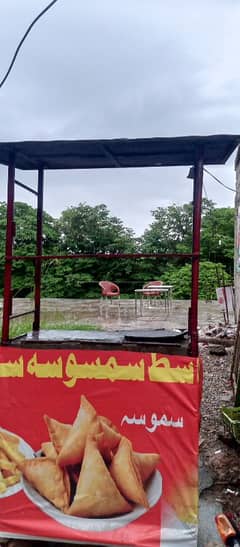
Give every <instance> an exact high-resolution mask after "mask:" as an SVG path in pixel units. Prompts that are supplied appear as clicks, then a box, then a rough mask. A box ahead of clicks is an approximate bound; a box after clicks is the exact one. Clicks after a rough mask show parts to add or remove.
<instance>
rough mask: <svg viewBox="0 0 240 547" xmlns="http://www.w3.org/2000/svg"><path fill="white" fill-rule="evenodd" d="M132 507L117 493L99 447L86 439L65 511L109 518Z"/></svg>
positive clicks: (128, 510) (80, 515) (91, 516)
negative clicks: (75, 484) (74, 492)
mask: <svg viewBox="0 0 240 547" xmlns="http://www.w3.org/2000/svg"><path fill="white" fill-rule="evenodd" d="M131 510H132V506H131V505H130V504H129V503H128V502H127V501H126V500H125V499H124V497H123V496H122V495H121V494H120V492H119V490H118V488H117V486H116V484H115V482H114V480H113V479H112V477H111V475H110V473H109V471H108V468H107V466H106V465H105V463H104V460H103V458H102V456H101V454H100V452H99V450H98V447H97V443H96V442H95V441H94V440H93V439H88V440H87V444H86V448H85V452H84V458H83V462H82V468H81V472H80V476H79V480H78V484H77V489H76V494H75V497H74V500H73V503H72V505H71V506H70V508H69V510H68V513H69V514H70V515H74V516H79V517H89V518H93V517H109V516H112V515H120V514H123V513H129V512H130V511H131Z"/></svg>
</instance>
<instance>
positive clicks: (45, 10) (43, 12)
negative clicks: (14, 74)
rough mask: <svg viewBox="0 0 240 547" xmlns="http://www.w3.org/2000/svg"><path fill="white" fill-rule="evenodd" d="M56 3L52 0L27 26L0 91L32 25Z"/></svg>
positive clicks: (0, 84)
mask: <svg viewBox="0 0 240 547" xmlns="http://www.w3.org/2000/svg"><path fill="white" fill-rule="evenodd" d="M56 2H58V0H53V1H52V2H50V4H48V5H47V6H46V7H45V8H44V9H43V10H42V11H41V12H40V13H39V14H38V15H37V17H35V19H34V20H33V21H32V23H31V24H30V25H29V27H28V28H27V30H26V32H25V34H24V35H23V37H22V39H21V40H20V42H19V44H18V46H17V49H16V51H15V53H14V55H13V58H12V60H11V63H10V65H9V67H8V69H7V72H6V74H5V76H4V77H3V79H2V80H1V82H0V89H1V87H2V86H3V85H4V84H5V82H6V80H7V78H8V76H9V74H10V72H11V70H12V68H13V65H14V63H15V61H16V58H17V55H18V53H19V51H20V49H21V47H22V45H23V43H24V42H25V40H26V38H27V36H28V34H29V33H30V31H31V30H32V28H33V27H34V25H35V24H36V23H37V21H38V20H39V19H40V18H41V17H42V16H43V15H44V14H45V13H46V12H47V11H48V10H49V9H50V8H51V7H52V6H53V5H54V4H56Z"/></svg>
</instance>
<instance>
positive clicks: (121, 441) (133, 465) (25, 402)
mask: <svg viewBox="0 0 240 547" xmlns="http://www.w3.org/2000/svg"><path fill="white" fill-rule="evenodd" d="M200 366H201V363H200V361H199V359H197V358H192V357H186V356H170V355H162V354H156V353H138V352H128V351H99V350H76V351H75V350H74V351H73V350H71V351H70V350H66V349H65V350H61V349H59V350H58V349H56V350H47V349H39V350H33V349H22V348H9V347H6V348H4V347H2V348H1V349H0V383H1V402H0V406H1V413H0V416H1V422H0V469H1V473H0V537H27V538H42V539H50V540H61V541H69V542H70V541H71V542H76V543H81V542H83V543H84V544H95V545H124V546H131V547H135V546H136V547H156V546H161V547H176V545H179V546H181V545H182V547H183V546H184V547H196V545H197V512H198V433H199V421H200V411H199V406H200V393H201V370H200Z"/></svg>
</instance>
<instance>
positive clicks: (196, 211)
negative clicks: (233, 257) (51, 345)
mask: <svg viewBox="0 0 240 547" xmlns="http://www.w3.org/2000/svg"><path fill="white" fill-rule="evenodd" d="M43 181H44V171H43V169H39V171H38V190H37V191H35V190H33V189H32V188H29V187H28V186H26V185H24V184H22V183H19V182H18V181H15V164H14V156H12V157H11V158H10V162H9V168H8V198H7V229H6V252H5V272H4V305H3V324H2V344H5V345H6V344H8V342H9V326H10V319H12V318H13V317H16V315H12V310H11V307H12V306H11V302H12V290H11V280H12V263H13V261H14V260H34V261H35V276H34V277H35V295H34V304H35V305H34V310H32V311H30V312H25V313H22V314H18V317H19V316H21V315H26V314H28V313H33V311H34V320H33V330H34V331H38V330H39V329H40V307H41V273H42V272H41V264H42V261H45V260H51V259H53V258H56V259H77V258H81V259H84V258H90V257H96V258H101V259H113V258H114V259H124V258H134V259H140V258H155V259H157V258H160V257H169V258H174V257H182V258H191V259H192V294H191V307H190V310H189V334H190V338H191V346H190V351H191V354H192V355H193V356H197V355H198V330H197V326H198V285H199V261H200V228H201V202H202V185H203V161H202V159H201V158H198V159H197V161H196V163H195V169H194V187H193V245H192V253H119V254H113V253H110V254H104V253H83V254H71V255H46V256H45V255H42V224H43ZM15 183H16V184H18V185H19V186H21V187H22V188H24V189H26V190H28V191H30V192H32V193H34V194H36V195H37V232H36V234H37V241H36V255H35V256H19V255H17V256H13V253H12V250H13V242H14V185H15Z"/></svg>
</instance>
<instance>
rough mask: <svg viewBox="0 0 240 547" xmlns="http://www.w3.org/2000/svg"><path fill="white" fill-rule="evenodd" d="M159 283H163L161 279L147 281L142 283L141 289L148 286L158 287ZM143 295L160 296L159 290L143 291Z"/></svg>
mask: <svg viewBox="0 0 240 547" xmlns="http://www.w3.org/2000/svg"><path fill="white" fill-rule="evenodd" d="M161 285H163V282H162V281H148V283H146V284H145V285H143V289H147V288H148V287H155V286H156V288H157V287H160V286H161ZM143 295H144V296H148V297H149V296H150V298H151V296H160V295H161V291H156V292H155V291H152V290H151V291H146V292H144V293H143Z"/></svg>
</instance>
